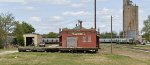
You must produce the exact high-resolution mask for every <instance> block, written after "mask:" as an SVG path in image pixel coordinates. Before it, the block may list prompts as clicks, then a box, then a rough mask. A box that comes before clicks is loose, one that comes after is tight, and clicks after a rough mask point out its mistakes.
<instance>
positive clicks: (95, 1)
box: [94, 0, 96, 30]
mask: <svg viewBox="0 0 150 65" xmlns="http://www.w3.org/2000/svg"><path fill="white" fill-rule="evenodd" d="M94 28H95V30H96V0H94Z"/></svg>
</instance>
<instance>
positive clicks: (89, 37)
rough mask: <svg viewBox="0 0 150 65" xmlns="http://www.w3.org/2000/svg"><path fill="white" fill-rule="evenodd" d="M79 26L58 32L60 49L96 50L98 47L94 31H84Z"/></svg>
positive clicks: (97, 39)
mask: <svg viewBox="0 0 150 65" xmlns="http://www.w3.org/2000/svg"><path fill="white" fill-rule="evenodd" d="M79 23H80V25H78V26H76V27H75V28H73V29H62V31H61V32H60V34H61V38H60V42H61V47H62V48H82V49H88V50H92V49H96V50H98V47H99V37H98V36H97V31H96V30H95V29H86V28H84V27H82V21H79Z"/></svg>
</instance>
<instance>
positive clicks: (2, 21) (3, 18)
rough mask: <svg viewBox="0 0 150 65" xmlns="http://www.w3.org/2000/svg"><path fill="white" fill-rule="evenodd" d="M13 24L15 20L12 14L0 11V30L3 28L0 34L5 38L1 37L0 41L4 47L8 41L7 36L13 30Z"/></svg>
mask: <svg viewBox="0 0 150 65" xmlns="http://www.w3.org/2000/svg"><path fill="white" fill-rule="evenodd" d="M15 24H16V21H15V18H14V16H13V15H12V14H10V13H6V14H4V13H1V14H0V29H1V31H2V30H3V32H0V34H3V35H2V37H3V38H5V39H1V40H2V41H3V42H1V43H3V44H4V47H6V46H7V44H8V43H9V42H8V38H7V37H8V36H9V34H11V33H12V31H13V30H14V28H15ZM4 34H5V35H4Z"/></svg>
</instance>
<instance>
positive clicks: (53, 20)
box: [49, 16, 63, 22]
mask: <svg viewBox="0 0 150 65" xmlns="http://www.w3.org/2000/svg"><path fill="white" fill-rule="evenodd" d="M62 20H63V17H61V16H52V17H50V20H49V21H50V22H61V21H62Z"/></svg>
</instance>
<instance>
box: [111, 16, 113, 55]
mask: <svg viewBox="0 0 150 65" xmlns="http://www.w3.org/2000/svg"><path fill="white" fill-rule="evenodd" d="M112 18H113V17H112V16H111V54H112V53H113V49H112V48H113V44H112Z"/></svg>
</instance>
